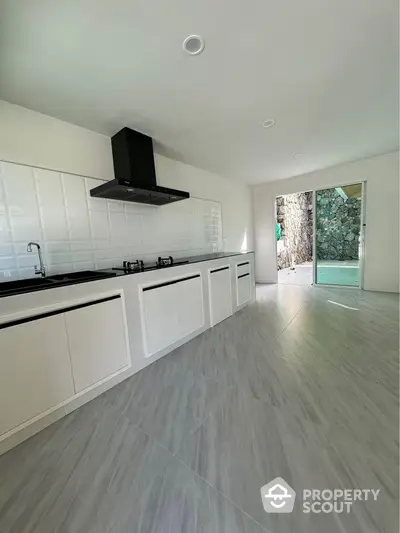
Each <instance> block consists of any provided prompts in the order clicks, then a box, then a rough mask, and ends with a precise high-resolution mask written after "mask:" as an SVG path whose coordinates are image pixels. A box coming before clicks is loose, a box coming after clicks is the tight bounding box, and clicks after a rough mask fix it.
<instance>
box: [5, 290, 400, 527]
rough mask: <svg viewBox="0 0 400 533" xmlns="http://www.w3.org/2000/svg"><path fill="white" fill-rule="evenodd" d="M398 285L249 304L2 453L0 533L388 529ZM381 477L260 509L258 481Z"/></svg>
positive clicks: (335, 483) (297, 484)
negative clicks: (346, 492) (341, 495)
mask: <svg viewBox="0 0 400 533" xmlns="http://www.w3.org/2000/svg"><path fill="white" fill-rule="evenodd" d="M398 306H399V301H398V298H397V297H396V296H395V295H391V294H380V293H367V292H359V291H357V290H346V289H324V288H312V287H309V288H308V287H296V286H259V287H258V289H257V301H256V302H255V303H254V304H252V305H251V306H249V307H248V308H246V309H244V310H242V311H240V312H239V313H237V314H236V315H235V316H233V317H231V318H229V319H228V320H226V321H224V322H223V323H221V324H219V325H218V326H216V327H215V328H213V329H211V330H208V331H206V332H205V333H204V334H202V335H200V336H199V337H197V338H196V339H194V340H193V341H191V342H190V343H188V344H186V345H184V346H182V347H181V348H179V349H178V350H175V351H174V352H173V353H171V354H169V355H167V356H166V357H164V358H163V359H161V360H160V361H158V362H156V363H154V364H153V365H151V366H149V367H147V368H145V369H144V370H143V371H141V372H139V373H138V374H136V375H134V376H132V377H131V378H130V379H128V380H126V381H124V382H123V383H121V384H120V385H118V386H117V387H114V388H113V389H111V390H110V391H108V392H106V393H105V394H103V395H102V396H100V397H99V398H97V399H95V400H93V401H92V402H90V403H88V404H86V405H85V406H83V407H81V408H80V409H78V410H77V411H75V412H74V413H72V414H70V415H68V416H67V417H65V418H64V419H62V420H60V421H59V422H57V423H56V424H54V425H53V426H51V427H49V428H47V429H45V430H44V431H42V432H41V433H39V434H37V435H36V436H34V437H32V438H31V439H29V440H28V441H26V442H24V443H22V444H21V445H20V446H18V447H17V448H14V449H13V450H11V451H10V452H8V453H7V454H5V455H3V456H2V457H0V532H1V533H106V532H107V533H262V532H265V531H267V532H270V533H292V532H293V533H322V532H324V533H331V532H346V533H361V532H362V533H366V532H368V533H369V532H374V533H375V532H382V533H392V532H397V531H398V504H397V502H398V433H399V425H398V392H399V391H398V340H399V330H398V327H399V326H398V324H399V315H398V308H399V307H398ZM277 476H279V477H283V478H284V479H285V480H286V481H287V482H288V483H289V484H290V485H291V486H292V487H293V488H294V489H295V490H296V491H297V494H298V495H301V492H302V490H303V489H304V488H315V489H323V488H327V489H334V488H349V489H354V488H374V489H378V488H379V489H380V494H379V497H378V500H377V501H376V502H371V501H368V502H355V503H354V504H353V506H352V509H351V512H350V513H349V514H344V513H343V514H335V513H333V514H304V513H303V512H302V508H301V496H300V497H298V498H297V500H296V504H295V509H294V511H293V513H292V514H282V515H279V514H275V515H274V514H267V513H265V512H264V510H263V506H262V503H261V498H260V488H261V486H263V485H265V484H266V483H268V482H269V481H271V480H272V479H273V478H275V477H277Z"/></svg>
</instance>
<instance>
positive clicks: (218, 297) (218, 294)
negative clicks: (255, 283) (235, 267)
mask: <svg viewBox="0 0 400 533" xmlns="http://www.w3.org/2000/svg"><path fill="white" fill-rule="evenodd" d="M209 280H210V314H211V324H212V325H213V326H215V324H218V322H221V321H222V320H225V318H228V316H231V314H232V292H231V270H230V268H229V267H223V269H217V270H214V271H212V270H211V271H210V274H209Z"/></svg>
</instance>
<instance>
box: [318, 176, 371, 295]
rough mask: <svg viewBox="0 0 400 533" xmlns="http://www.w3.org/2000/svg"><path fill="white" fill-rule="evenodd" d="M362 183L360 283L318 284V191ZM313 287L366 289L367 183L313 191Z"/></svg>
mask: <svg viewBox="0 0 400 533" xmlns="http://www.w3.org/2000/svg"><path fill="white" fill-rule="evenodd" d="M358 183H361V216H360V241H359V246H358V260H359V283H358V285H357V286H356V287H355V286H352V285H325V284H322V283H316V280H317V258H316V250H317V247H316V246H317V232H316V229H315V228H316V221H317V219H316V217H317V201H316V196H317V192H318V191H325V190H327V189H336V188H338V187H347V186H348V185H357V184H358ZM312 193H313V286H314V287H334V288H343V289H358V290H360V289H361V290H363V289H364V270H365V268H364V263H365V228H366V222H365V204H366V202H365V195H366V181H355V182H352V183H345V184H342V185H331V186H327V187H321V188H319V189H313V191H312Z"/></svg>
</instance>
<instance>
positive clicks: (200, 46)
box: [182, 35, 205, 56]
mask: <svg viewBox="0 0 400 533" xmlns="http://www.w3.org/2000/svg"><path fill="white" fill-rule="evenodd" d="M204 46H205V43H204V39H203V37H200V36H199V35H189V37H186V39H185V40H184V41H183V44H182V47H183V49H184V51H185V52H186V53H187V54H189V55H191V56H198V55H199V54H201V52H202V51H203V50H204Z"/></svg>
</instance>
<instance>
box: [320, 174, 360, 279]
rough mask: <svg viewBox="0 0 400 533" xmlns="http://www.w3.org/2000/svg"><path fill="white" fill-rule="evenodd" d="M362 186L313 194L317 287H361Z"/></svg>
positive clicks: (322, 190)
mask: <svg viewBox="0 0 400 533" xmlns="http://www.w3.org/2000/svg"><path fill="white" fill-rule="evenodd" d="M362 219H363V184H362V183H355V184H353V185H345V186H342V187H332V188H329V189H321V190H318V191H315V218H314V220H315V253H314V276H315V283H316V284H317V285H341V286H348V287H361V279H362V275H361V272H362V269H361V262H362V225H363V220H362Z"/></svg>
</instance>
